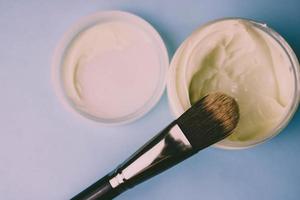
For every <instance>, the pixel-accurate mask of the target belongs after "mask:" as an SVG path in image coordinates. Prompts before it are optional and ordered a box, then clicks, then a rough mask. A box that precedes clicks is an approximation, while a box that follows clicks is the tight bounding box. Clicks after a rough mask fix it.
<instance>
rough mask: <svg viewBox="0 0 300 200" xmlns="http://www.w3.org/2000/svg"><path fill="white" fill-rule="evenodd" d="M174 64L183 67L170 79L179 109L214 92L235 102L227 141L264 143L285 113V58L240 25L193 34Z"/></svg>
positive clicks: (289, 92) (289, 84)
mask: <svg viewBox="0 0 300 200" xmlns="http://www.w3.org/2000/svg"><path fill="white" fill-rule="evenodd" d="M177 62H178V63H177V66H187V68H185V69H183V68H180V67H178V69H177V73H176V74H177V76H178V77H177V79H178V80H179V81H178V82H177V86H176V87H177V92H178V93H179V96H180V101H181V104H182V106H183V107H184V108H188V107H189V106H190V104H193V103H194V102H196V101H197V100H199V99H200V98H201V97H203V96H204V95H206V94H208V93H209V92H214V91H221V92H224V93H226V94H228V95H231V96H232V97H234V98H235V99H236V100H237V102H238V104H239V107H240V121H239V124H238V127H237V128H236V130H235V132H234V133H233V135H231V136H230V137H229V138H228V140H229V141H240V142H244V141H249V140H261V139H264V138H267V137H268V134H270V132H271V131H272V129H274V128H275V127H276V126H277V125H278V124H279V123H280V121H281V120H282V119H283V118H284V116H285V115H286V112H287V110H288V109H289V107H290V104H291V101H292V98H293V91H294V85H293V83H294V80H293V75H292V72H291V63H290V60H289V58H288V56H287V54H286V53H285V52H284V50H283V48H282V47H281V46H280V45H279V44H278V43H277V42H276V41H275V39H273V38H272V37H271V36H269V35H268V34H267V33H265V32H264V31H262V30H260V29H258V28H256V27H255V26H253V25H252V24H250V23H249V22H247V21H245V20H224V21H219V22H216V23H213V24H210V25H207V26H205V27H203V28H201V29H199V30H198V31H196V32H195V33H194V34H193V35H192V36H191V37H190V38H189V39H188V40H187V41H186V42H185V43H184V44H183V45H182V46H181V49H180V50H179V57H178V60H177ZM184 70H185V71H184ZM182 82H185V84H182Z"/></svg>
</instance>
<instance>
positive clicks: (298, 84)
mask: <svg viewBox="0 0 300 200" xmlns="http://www.w3.org/2000/svg"><path fill="white" fill-rule="evenodd" d="M233 19H238V20H246V21H247V22H249V23H250V24H251V25H252V26H254V27H256V28H258V29H260V30H262V31H264V32H265V33H267V34H268V35H269V36H271V37H272V38H274V39H275V40H276V42H278V44H280V46H281V47H282V48H283V50H284V52H285V53H286V55H287V56H288V58H289V60H290V63H291V69H290V71H291V73H292V74H293V78H294V81H293V82H294V88H295V89H294V92H293V99H292V103H291V104H290V107H289V108H288V112H287V113H286V115H285V117H284V118H283V119H282V120H281V122H280V123H278V124H277V126H276V127H274V128H273V130H272V131H270V132H268V134H267V137H265V138H262V139H260V140H249V141H245V142H234V141H230V140H228V139H225V140H223V141H221V142H219V143H217V144H215V145H214V146H215V147H218V148H223V149H242V148H247V147H252V146H254V145H257V144H260V143H263V142H265V141H266V140H268V139H270V138H272V137H274V136H276V135H277V134H278V133H279V132H280V131H281V130H282V129H283V128H284V127H285V126H286V125H287V124H288V123H289V121H290V120H291V118H292V116H293V115H294V113H295V111H296V110H297V106H298V104H299V97H300V79H299V74H300V72H299V63H298V60H297V57H296V55H295V53H294V52H293V50H292V49H291V47H290V46H289V45H288V43H287V42H286V41H285V40H284V39H283V37H281V36H280V35H279V34H278V33H277V32H276V31H274V30H273V29H271V28H269V27H268V26H267V25H266V24H264V23H261V22H257V21H253V20H249V19H241V18H224V19H219V20H215V21H212V22H209V23H207V24H205V25H203V26H201V27H200V28H199V29H203V28H205V27H206V26H208V25H211V24H213V23H217V22H220V21H223V20H233ZM199 29H198V30H196V31H199ZM196 31H195V32H196ZM195 35H196V34H191V36H190V37H188V38H187V39H186V40H185V41H184V42H183V43H182V44H181V46H180V47H179V48H178V49H177V51H176V53H175V55H174V57H173V59H172V61H171V66H170V70H169V80H168V85H167V87H168V99H169V105H170V109H171V111H172V113H173V115H174V116H175V117H179V116H180V115H181V114H182V113H183V112H184V110H185V109H184V106H183V105H182V104H181V102H180V96H179V94H178V92H177V89H176V87H182V88H186V92H187V93H188V91H187V90H188V89H187V88H188V86H187V85H185V82H184V81H182V82H179V81H178V78H177V75H178V74H177V73H178V69H179V68H181V69H180V70H181V71H180V72H181V73H182V72H183V73H184V72H185V69H186V66H182V65H180V66H177V63H178V61H179V59H180V56H181V54H182V52H183V51H184V46H185V45H187V43H188V42H190V41H191V40H190V38H191V37H196V36H195Z"/></svg>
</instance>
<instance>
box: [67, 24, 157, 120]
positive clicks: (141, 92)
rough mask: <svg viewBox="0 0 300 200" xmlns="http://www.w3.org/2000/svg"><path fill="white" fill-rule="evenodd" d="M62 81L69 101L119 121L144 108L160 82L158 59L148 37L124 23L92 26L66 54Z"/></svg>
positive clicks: (100, 115)
mask: <svg viewBox="0 0 300 200" xmlns="http://www.w3.org/2000/svg"><path fill="white" fill-rule="evenodd" d="M62 72H63V73H62V79H63V84H64V88H65V91H66V94H67V96H68V98H69V99H70V100H71V101H72V102H73V104H74V105H75V106H76V107H77V108H78V109H80V110H81V111H83V112H86V113H88V114H90V115H92V116H95V117H103V118H108V119H110V118H120V117H124V116H126V115H130V114H132V113H133V112H136V111H137V110H138V109H140V108H141V107H143V106H144V105H145V104H146V103H147V101H149V99H150V98H151V97H152V95H153V92H154V91H155V89H156V88H157V84H158V81H159V77H160V60H159V56H158V53H157V49H156V47H155V46H154V45H153V41H152V40H151V38H150V37H149V35H147V33H146V32H145V31H144V30H143V29H142V28H139V27H136V26H134V25H132V24H130V23H127V22H123V21H113V22H106V23H99V24H96V25H94V26H92V27H90V28H88V29H86V30H84V31H83V32H81V33H80V34H79V35H78V36H77V37H76V38H75V39H74V41H73V42H72V43H71V45H70V47H69V48H68V50H67V51H66V54H65V58H64V62H63V68H62Z"/></svg>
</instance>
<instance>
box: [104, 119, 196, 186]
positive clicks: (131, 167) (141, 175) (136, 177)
mask: <svg viewBox="0 0 300 200" xmlns="http://www.w3.org/2000/svg"><path fill="white" fill-rule="evenodd" d="M193 154H194V151H193V149H192V146H191V144H190V142H189V141H188V140H187V138H186V137H185V135H184V133H183V132H182V131H181V129H180V128H179V126H178V125H177V124H176V123H175V122H173V123H172V124H170V125H169V126H168V127H167V128H165V129H164V130H163V131H162V132H160V133H159V134H158V135H157V136H155V137H154V138H153V139H152V140H151V141H150V142H148V143H147V144H145V145H144V146H143V147H142V148H140V149H139V150H138V151H137V152H136V153H135V154H134V155H132V156H131V157H130V158H129V159H128V160H127V161H125V162H124V163H123V164H122V165H121V166H120V167H119V168H118V169H116V170H115V171H114V172H113V173H112V174H111V179H110V180H109V182H110V184H111V186H112V187H113V188H117V187H120V186H121V187H123V186H124V187H126V188H128V187H133V186H134V185H136V184H138V183H140V182H142V181H144V180H146V179H148V178H150V177H152V176H154V175H156V174H158V173H160V172H162V171H164V170H165V169H168V168H169V167H172V166H173V165H175V164H177V163H178V162H180V161H182V160H183V159H185V158H187V157H189V156H190V155H193Z"/></svg>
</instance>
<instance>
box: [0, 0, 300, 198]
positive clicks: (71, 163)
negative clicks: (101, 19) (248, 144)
mask: <svg viewBox="0 0 300 200" xmlns="http://www.w3.org/2000/svg"><path fill="white" fill-rule="evenodd" d="M110 9H121V10H126V11H130V12H133V13H135V14H137V15H139V16H141V17H143V18H144V19H146V20H147V21H149V22H150V23H151V24H152V25H153V26H154V27H155V28H156V29H157V30H158V31H159V32H160V33H161V35H162V37H163V39H164V40H165V43H166V45H167V48H168V49H169V54H170V57H172V55H173V54H174V52H175V50H176V48H177V47H178V46H179V45H180V43H181V42H182V41H183V40H184V39H185V38H186V37H187V36H188V35H189V34H190V33H191V32H192V31H193V30H194V29H196V28H197V27H198V26H201V25H202V24H204V23H206V22H208V21H210V20H213V19H217V18H221V17H234V16H238V17H247V18H253V19H256V20H261V21H264V22H266V23H267V24H269V25H270V26H271V27H273V28H274V29H275V30H277V31H278V32H279V33H281V34H282V35H283V36H284V37H285V38H286V40H287V41H288V42H289V43H290V45H291V46H292V47H293V48H294V50H295V52H296V54H297V55H298V57H300V1H298V0H285V1H283V0H282V1H281V0H278V1H274V0H265V1H263V0H251V1H246V0H227V1H226V0H219V1H213V0H202V1H201V0H189V1H174V0H147V1H141V0H132V1H130V0H102V1H96V0H94V1H86V0H82V1H79V0H68V1H67V0H64V1H62V0H59V1H58V0H51V1H41V0H27V1H23V2H21V1H12V0H6V1H4V0H0V87H1V89H0V199H1V200H2V199H3V200H56V199H57V200H59V199H68V198H70V197H72V196H73V195H75V194H76V193H77V192H79V191H81V190H82V189H84V188H85V187H86V186H88V185H89V184H91V183H92V182H94V181H96V180H97V179H98V178H100V177H101V176H103V175H104V174H106V173H107V172H109V171H110V170H111V169H113V167H114V166H116V165H117V164H119V163H120V162H121V161H123V160H124V159H125V158H127V156H129V155H130V154H131V153H133V152H134V151H135V150H136V149H137V148H138V147H139V146H140V145H141V144H143V143H144V142H146V141H147V140H148V139H150V138H151V137H152V136H153V135H154V134H155V133H156V132H158V131H159V130H160V129H161V128H163V127H164V126H165V125H166V124H168V123H169V122H170V121H171V120H172V117H171V115H170V111H169V108H168V102H167V97H166V94H164V96H163V97H162V99H161V100H160V102H159V103H158V105H157V106H156V107H155V108H154V109H153V110H152V111H151V112H150V113H148V114H147V115H146V116H145V117H143V118H142V119H140V120H138V121H136V122H134V123H131V124H128V125H124V126H119V127H103V126H101V125H99V124H97V123H95V122H92V121H88V120H86V121H85V120H82V119H81V118H80V117H78V116H76V115H73V114H72V113H70V112H68V111H66V110H65V109H64V108H63V107H62V105H61V103H60V102H59V100H58V99H57V98H56V96H55V94H54V92H53V88H52V84H51V76H50V73H51V57H52V54H53V50H54V48H55V46H56V44H57V42H58V41H59V39H60V38H61V36H62V35H63V33H64V32H65V31H66V30H67V29H68V28H69V27H70V26H71V25H72V24H73V23H74V22H76V21H77V20H78V19H79V18H81V17H82V16H85V15H88V14H91V13H93V12H96V11H99V10H110ZM299 122H300V111H299V110H298V112H297V113H296V115H295V117H294V119H293V120H292V121H291V122H290V124H289V125H288V127H287V128H286V129H285V130H284V131H282V133H281V134H280V135H278V136H277V137H275V138H274V139H272V140H270V141H268V142H266V143H264V144H262V145H259V146H257V147H254V148H251V149H246V150H240V151H228V150H220V149H215V148H208V149H206V150H204V151H202V152H200V153H199V154H197V155H196V156H194V157H192V158H191V159H189V160H187V161H186V162H184V163H182V164H180V165H178V166H176V167H174V168H172V169H171V170H169V171H167V172H165V173H164V174H161V175H159V176H157V177H156V178H154V179H151V180H150V181H147V182H145V183H143V184H141V185H139V186H137V187H135V188H134V189H132V190H130V191H128V192H126V193H124V194H123V195H121V196H120V197H118V199H120V200H122V199H123V200H141V199H144V200H160V199H161V200H163V199H173V200H175V199H178V200H180V199H184V198H185V199H207V200H220V199H230V200H241V199H243V200H244V199H245V200H253V199H270V200H277V199H278V200H279V199H280V200H282V199H284V200H298V199H300V170H299V169H300V168H299V165H300V156H299V153H300V123H299Z"/></svg>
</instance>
